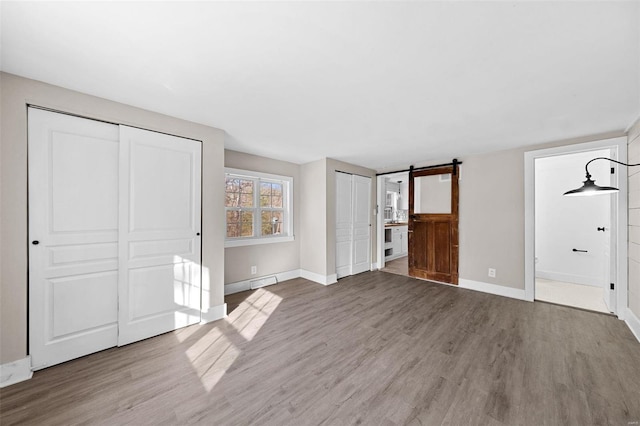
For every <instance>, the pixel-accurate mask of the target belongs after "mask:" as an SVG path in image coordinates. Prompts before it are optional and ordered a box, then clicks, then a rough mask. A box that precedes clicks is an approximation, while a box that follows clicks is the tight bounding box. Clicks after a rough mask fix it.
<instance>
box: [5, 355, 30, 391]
mask: <svg viewBox="0 0 640 426" xmlns="http://www.w3.org/2000/svg"><path fill="white" fill-rule="evenodd" d="M31 376H33V372H32V371H31V357H30V356H27V357H26V358H22V359H19V360H17V361H13V362H8V363H6V364H2V365H0V388H3V387H5V386H10V385H13V384H15V383H20V382H24V381H25V380H29V379H30V378H31Z"/></svg>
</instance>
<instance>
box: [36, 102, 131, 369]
mask: <svg viewBox="0 0 640 426" xmlns="http://www.w3.org/2000/svg"><path fill="white" fill-rule="evenodd" d="M28 126H29V138H28V150H29V160H28V161H29V240H30V244H29V352H30V355H31V362H32V368H33V369H36V370H37V369H40V368H44V367H48V366H50V365H54V364H58V363H60V362H64V361H68V360H70V359H73V358H77V357H80V356H83V355H86V354H89V353H92V352H97V351H100V350H103V349H106V348H109V347H112V346H115V345H116V343H117V337H118V324H117V321H118V317H117V312H118V126H116V125H113V124H106V123H102V122H99V121H94V120H88V119H83V118H78V117H73V116H70V115H64V114H57V113H53V112H49V111H43V110H39V109H34V108H29V112H28Z"/></svg>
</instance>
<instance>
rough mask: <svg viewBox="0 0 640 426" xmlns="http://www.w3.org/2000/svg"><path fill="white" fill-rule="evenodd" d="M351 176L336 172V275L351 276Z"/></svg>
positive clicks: (339, 276) (340, 276)
mask: <svg viewBox="0 0 640 426" xmlns="http://www.w3.org/2000/svg"><path fill="white" fill-rule="evenodd" d="M351 186H352V184H351V175H349V174H346V173H340V172H336V275H337V277H338V278H342V277H346V276H347V275H351V274H352V272H351V265H352V258H351V256H352V254H353V249H352V247H353V245H352V243H353V241H352V240H353V226H352V225H353V209H352V204H353V203H352V195H351V190H352V187H351Z"/></svg>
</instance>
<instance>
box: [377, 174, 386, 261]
mask: <svg viewBox="0 0 640 426" xmlns="http://www.w3.org/2000/svg"><path fill="white" fill-rule="evenodd" d="M376 185H377V186H376V189H377V191H376V192H377V194H376V201H377V203H376V215H375V220H376V235H377V241H376V255H377V262H376V263H377V265H376V266H378V269H382V268H384V264H385V259H384V208H385V204H386V201H385V198H386V188H385V183H384V176H378V179H377V182H376Z"/></svg>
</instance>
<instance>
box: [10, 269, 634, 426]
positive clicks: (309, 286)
mask: <svg viewBox="0 0 640 426" xmlns="http://www.w3.org/2000/svg"><path fill="white" fill-rule="evenodd" d="M226 300H227V303H228V307H229V310H230V314H229V316H228V318H225V319H224V320H220V321H216V322H214V323H210V324H205V325H195V326H191V327H187V328H184V329H181V330H178V331H175V332H171V333H167V334H164V335H162V336H158V337H155V338H151V339H147V340H144V341H142V342H138V343H134V344H131V345H128V346H125V347H122V348H114V349H109V350H106V351H103V352H100V353H97V354H93V355H90V356H86V357H83V358H80V359H77V360H75V361H70V362H68V363H65V364H61V365H58V366H54V367H50V368H48V369H45V370H41V371H38V372H36V373H35V374H34V376H33V378H32V379H31V380H29V381H26V382H22V383H19V384H16V385H13V386H10V387H7V388H4V389H1V390H0V404H1V405H0V411H1V417H0V423H1V424H2V425H4V426H8V425H14V424H29V425H48V424H51V425H63V424H105V425H121V424H136V425H143V424H154V425H163V424H177V425H183V424H206V425H247V424H255V425H318V424H327V425H344V424H359V423H360V424H376V425H403V424H409V425H438V424H450V425H469V424H478V425H543V424H546V425H562V424H567V425H590V424H614V425H624V426H626V425H628V424H637V423H633V422H638V421H640V404H639V403H638V402H639V401H640V343H638V341H636V340H635V338H634V337H633V335H632V334H631V332H630V331H629V329H628V328H627V327H626V325H625V324H624V322H622V321H619V320H618V319H616V318H614V317H612V316H609V315H601V314H596V313H591V312H585V311H581V310H576V309H571V308H566V307H562V306H556V305H550V304H546V303H529V302H522V301H517V300H512V299H508V298H503V297H498V296H493V295H489V294H484V293H478V292H473V291H470V290H464V289H460V288H454V287H450V286H445V285H440V284H433V283H430V282H426V281H421V280H415V279H412V278H408V277H403V276H400V275H393V274H387V273H384V272H380V271H378V272H367V273H363V274H359V275H357V276H353V277H347V278H344V279H341V280H340V281H339V282H338V283H337V284H334V285H332V286H327V287H325V286H322V285H319V284H313V283H310V282H309V281H306V280H304V279H295V280H291V281H287V282H284V283H281V284H278V285H275V286H270V287H265V288H262V289H258V290H255V291H251V292H244V293H238V294H235V295H231V296H228V297H227V298H226Z"/></svg>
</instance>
